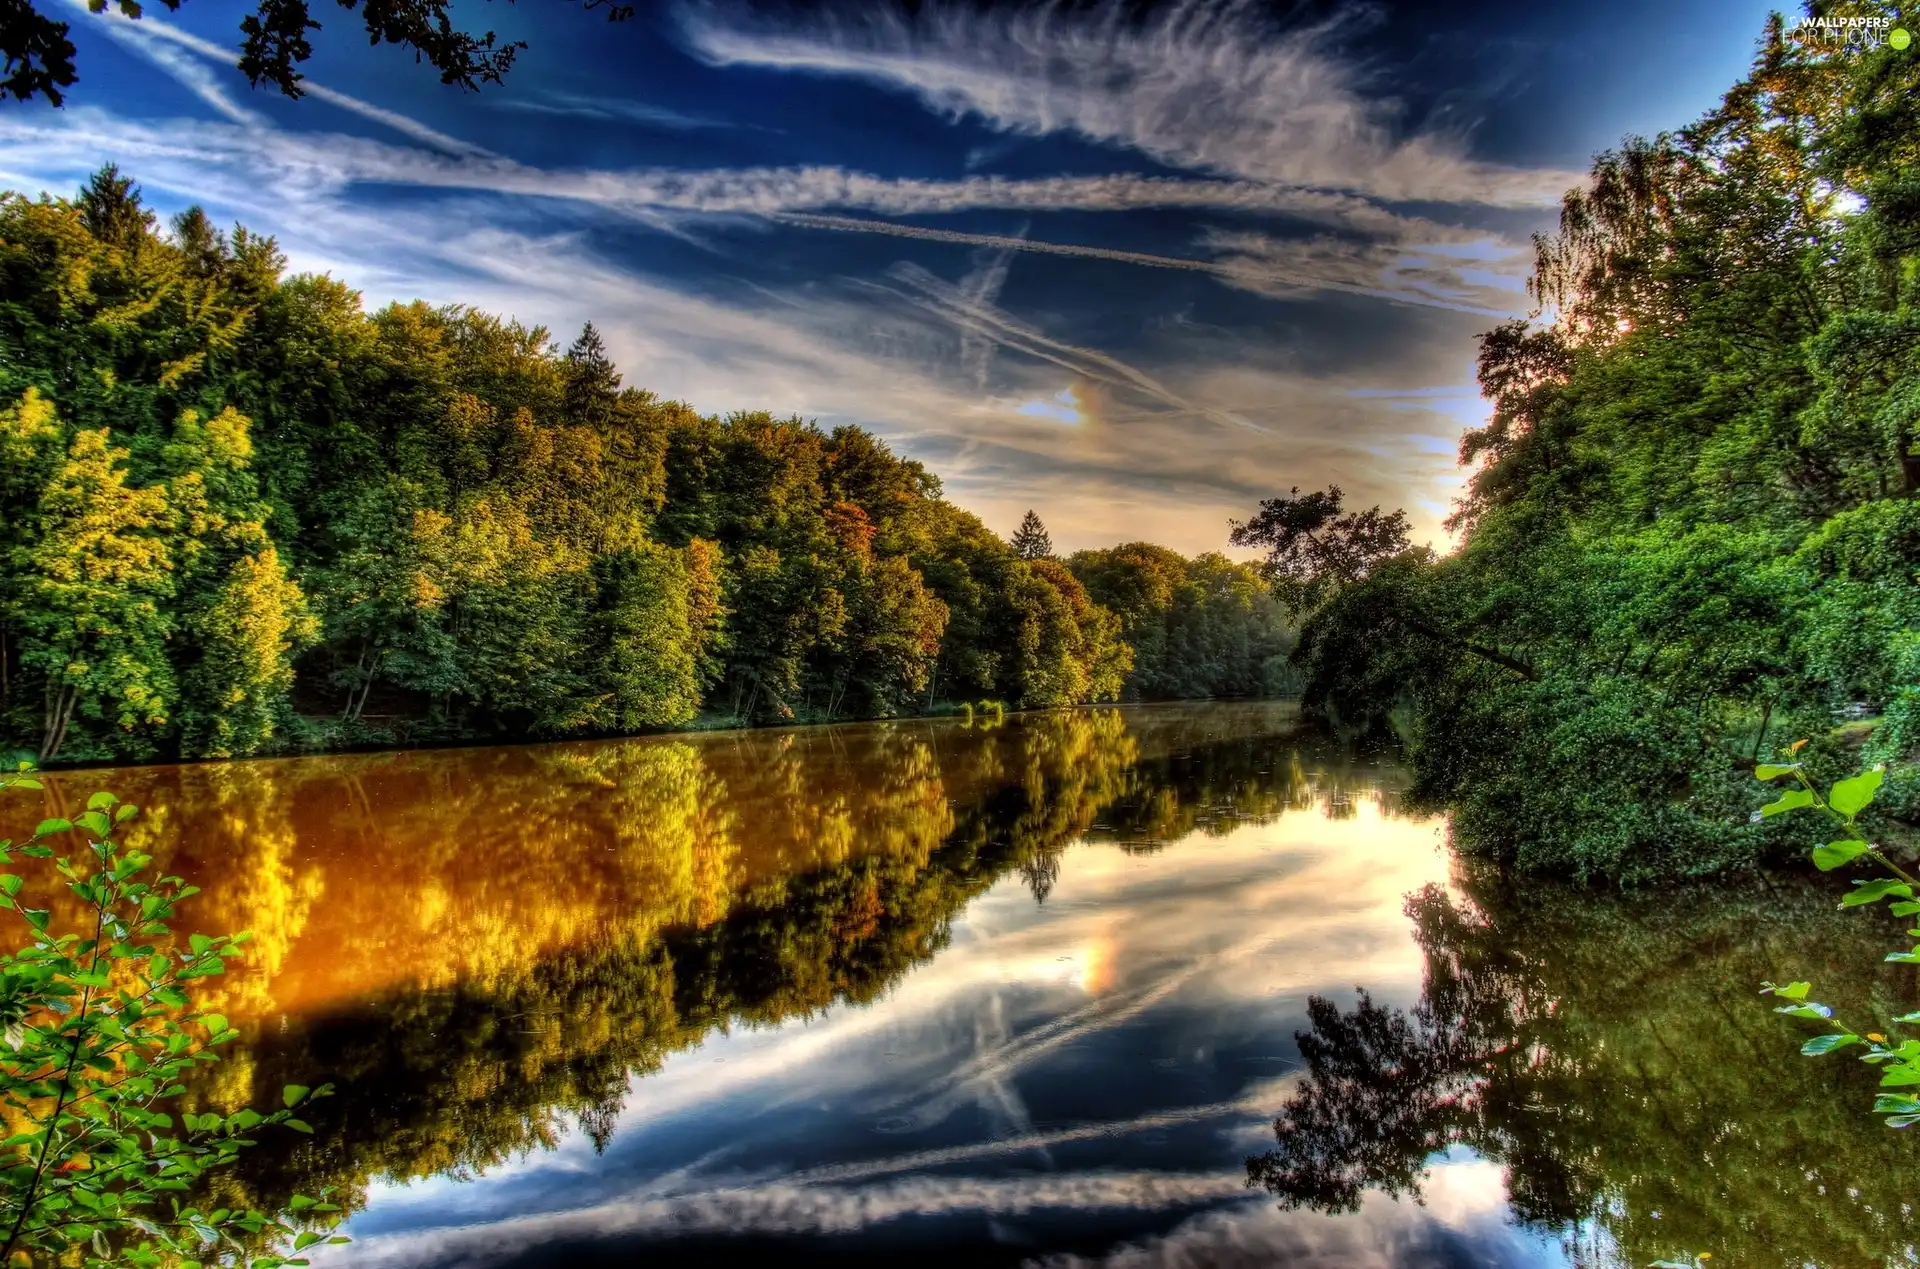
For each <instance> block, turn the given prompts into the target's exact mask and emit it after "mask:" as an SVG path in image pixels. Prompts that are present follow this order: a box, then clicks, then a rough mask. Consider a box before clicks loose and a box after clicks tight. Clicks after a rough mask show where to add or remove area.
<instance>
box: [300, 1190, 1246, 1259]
mask: <svg viewBox="0 0 1920 1269" xmlns="http://www.w3.org/2000/svg"><path fill="white" fill-rule="evenodd" d="M1245 1192H1246V1177H1245V1175H1244V1174H1243V1173H1242V1172H1241V1171H1240V1170H1238V1169H1235V1170H1234V1171H1232V1172H1222V1173H1214V1174H1208V1175H1198V1176H1194V1175H1178V1174H1164V1173H1157V1172H1108V1173H1101V1172H1096V1173H1082V1174H1078V1175H1070V1176H1044V1175H1040V1176H1026V1177H1009V1178H980V1177H915V1178H911V1179H909V1180H904V1181H889V1182H886V1183H883V1184H880V1185H873V1186H864V1187H845V1188H843V1187H839V1186H796V1185H783V1184H764V1185H753V1186H742V1187H739V1188H732V1189H714V1190H708V1191H704V1192H700V1193H693V1194H680V1195H675V1196H672V1197H667V1198H653V1199H631V1200H620V1201H617V1202H612V1203H604V1204H600V1205H598V1206H595V1207H586V1208H578V1209H575V1210H573V1211H567V1212H556V1213H544V1214H541V1215H537V1216H520V1217H513V1218H510V1219H507V1220H501V1221H495V1222H493V1223H491V1224H488V1225H484V1226H466V1227H462V1228H459V1229H452V1230H436V1231H434V1232H432V1233H404V1234H376V1235H373V1236H370V1237H365V1238H360V1239H357V1240H356V1241H355V1242H353V1243H352V1244H350V1245H349V1246H348V1247H347V1248H343V1249H341V1250H339V1251H337V1252H331V1253H329V1254H326V1255H316V1256H314V1257H313V1259H314V1262H315V1263H316V1264H317V1265H346V1264H352V1265H356V1266H360V1265H365V1266H373V1267H375V1269H401V1267H402V1266H409V1267H413V1266H421V1267H424V1266H429V1265H483V1264H495V1263H499V1262H500V1261H502V1260H504V1259H505V1258H507V1257H509V1256H512V1255H514V1254H516V1253H519V1252H523V1251H526V1250H530V1249H532V1248H535V1247H541V1246H548V1245H551V1244H553V1243H556V1242H561V1241H563V1240H574V1239H581V1240H585V1239H598V1238H614V1237H622V1236H625V1237H636V1236H637V1237H643V1238H644V1237H663V1236H664V1237H672V1236H682V1237H685V1236H694V1235H703V1234H704V1235H715V1234H721V1235H739V1234H762V1235H768V1234H772V1235H780V1234H784V1235H791V1236H805V1235H820V1234H850V1233H858V1232H860V1231H861V1230H865V1229H870V1228H872V1227H873V1226H876V1225H880V1224H883V1223H884V1222H887V1221H893V1220H900V1219H904V1218H908V1217H937V1216H949V1215H956V1214H962V1213H983V1214H984V1213H993V1214H996V1215H1000V1216H1021V1215H1028V1214H1031V1213H1035V1212H1042V1211H1046V1210H1049V1209H1066V1210H1070V1211H1076V1212H1097V1211H1103V1210H1104V1211H1122V1210H1124V1211H1135V1212H1150V1211H1156V1210H1162V1209H1169V1208H1181V1207H1190V1206H1193V1205H1196V1204H1203V1203H1215V1202H1220V1201H1222V1200H1226V1199H1232V1198H1238V1197H1240V1196H1241V1195H1242V1194H1244V1193H1245ZM641 1254H644V1253H641Z"/></svg>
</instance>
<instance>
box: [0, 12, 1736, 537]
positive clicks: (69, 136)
mask: <svg viewBox="0 0 1920 1269" xmlns="http://www.w3.org/2000/svg"><path fill="white" fill-rule="evenodd" d="M42 3H43V4H45V5H48V6H54V7H60V6H65V7H68V8H71V10H72V13H73V16H72V19H71V20H72V22H73V26H74V34H75V39H76V42H77V43H78V44H79V46H80V52H81V57H80V62H79V64H80V70H81V82H80V84H79V85H78V86H77V88H76V89H75V90H74V91H73V92H72V93H71V94H70V96H69V100H68V105H67V106H66V107H65V108H64V109H58V110H56V109H53V108H51V107H47V106H44V105H30V106H19V105H13V104H0V184H4V185H5V186H8V187H11V188H14V189H18V190H24V191H27V192H29V193H36V194H37V193H39V192H40V191H42V190H52V191H56V192H62V193H64V192H68V191H70V190H71V189H72V188H74V187H76V186H77V185H78V184H79V183H80V181H81V180H83V179H84V177H85V176H86V174H87V173H88V172H89V171H91V170H92V169H94V168H96V167H98V166H99V165H101V164H102V163H106V162H113V163H117V164H119V165H120V167H121V168H122V170H123V171H125V172H127V173H128V174H130V175H132V176H133V177H135V179H137V180H138V181H139V182H140V183H141V185H142V187H143V188H144V190H145V191H146V194H147V197H148V200H149V202H150V203H152V204H153V205H155V206H156V207H158V208H159V209H160V210H162V211H163V212H172V211H176V210H179V209H181V208H184V207H186V206H189V205H191V204H194V203H199V204H201V205H203V206H205V207H206V208H207V210H208V211H209V212H210V213H211V214H212V215H214V217H215V218H216V219H217V220H220V221H223V222H230V221H240V222H243V223H245V224H247V225H248V226H249V227H250V228H253V229H255V230H258V231H261V232H266V233H270V234H273V235H274V236H275V237H277V238H278V239H279V241H280V244H281V246H282V248H283V249H284V250H285V251H286V252H287V254H288V256H289V257H290V258H291V260H292V262H293V265H294V267H295V268H296V269H301V270H315V271H325V272H330V273H332V274H334V275H335V276H336V277H340V278H342V279H344V280H346V281H347V282H349V283H350V284H352V285H354V286H356V287H358V288H360V289H361V290H362V291H363V292H364V294H365V297H366V301H367V303H368V305H369V306H373V305H377V304H380V303H384V302H387V301H389V300H394V299H412V298H416V297H420V298H426V299H429V300H432V301H435V302H455V301H458V302H464V303H470V304H474V305H477V306H479V307H482V308H485V309H489V310H492V311H496V312H501V313H506V314H510V315H513V316H516V317H519V318H520V319H522V320H523V321H526V322H529V323H539V324H542V325H545V326H547V327H549V328H550V329H551V330H553V331H554V332H555V336H556V338H557V339H558V340H559V341H560V342H562V343H565V342H567V341H569V340H570V339H571V338H572V336H573V335H574V334H575V333H576V332H577V330H578V328H579V326H580V325H581V323H582V322H584V321H586V320H588V319H592V320H593V321H594V322H596V323H597V324H598V325H599V326H600V327H601V328H602V329H603V331H605V333H606V334H607V337H608V342H609V344H610V345H611V347H612V348H613V350H614V352H615V354H616V356H617V358H618V360H619V361H620V364H621V367H622V369H623V370H624V372H625V374H626V377H627V381H628V382H629V383H632V384H637V385H640V386H644V387H647V388H651V389H653V390H654V391H656V392H658V393H660V394H661V395H663V396H667V397H675V398H681V399H685V400H687V401H690V402H691V403H693V404H694V405H695V406H697V407H698V408H700V409H702V410H713V411H725V410H731V409H771V410H773V411H775V412H776V413H779V414H783V415H784V414H790V413H797V414H801V415H803V416H806V417H810V418H815V419H817V420H819V421H820V422H821V423H822V424H826V425H832V424H837V423H842V422H853V423H859V424H862V425H864V426H867V427H869V428H872V429H873V430H874V431H876V432H878V433H880V434H881V435H882V436H884V437H886V438H887V439H888V440H889V442H891V443H892V444H893V445H894V446H895V447H896V448H897V449H898V450H900V451H901V452H904V453H906V454H909V455H911V456H913V457H916V458H920V459H922V460H924V461H925V462H927V463H928V465H929V466H930V467H931V468H932V469H933V470H934V471H935V472H936V473H938V474H939V475H940V476H941V477H942V478H943V480H944V481H945V483H946V488H947V492H948V494H949V496H951V497H953V498H954V499H955V500H957V501H959V502H960V503H962V504H963V505H965V506H967V507H969V508H971V509H973V510H975V511H978V512H979V513H980V514H981V515H982V516H984V517H985V518H986V519H987V521H988V523H989V524H991V525H993V526H994V527H995V528H998V529H1000V530H1001V531H1003V532H1007V531H1010V530H1011V529H1012V527H1013V525H1014V524H1015V523H1016V522H1017V520H1018V518H1019V516H1020V514H1021V512H1022V511H1023V510H1025V509H1026V508H1027V507H1029V506H1031V507H1034V508H1036V509H1038V510H1039V511H1040V514H1041V515H1042V517H1043V518H1044V519H1045V520H1046V522H1047V524H1048V526H1049V528H1050V529H1051V530H1052V535H1053V539H1054V542H1055V544H1056V546H1058V547H1061V548H1065V549H1074V548H1078V547H1083V546H1095V545H1105V544H1110V543H1112V542H1115V541H1120V540H1127V539H1135V538H1150V539H1154V540H1158V541H1162V542H1165V543H1167V544H1169V545H1172V546H1175V547H1177V548H1179V549H1182V550H1186V551H1189V552H1197V551H1202V550H1214V549H1220V548H1221V547H1223V546H1224V545H1225V538H1226V521H1227V519H1228V518H1229V517H1230V516H1235V515H1245V514H1247V513H1248V512H1250V511H1251V510H1252V509H1253V508H1254V505H1255V503H1256V502H1257V501H1258V499H1259V498H1261V497H1263V496H1268V495H1271V494H1273V493H1276V492H1283V491H1284V490H1285V489H1286V488H1288V487H1289V486H1293V485H1299V486H1301V487H1311V486H1318V485H1324V484H1326V483H1329V482H1333V483H1338V484H1340V485H1341V486H1343V487H1344V488H1345V489H1346V490H1347V491H1348V495H1349V498H1350V499H1351V500H1354V501H1357V502H1359V503H1361V504H1362V505H1367V504H1371V503H1374V502H1380V503H1384V504H1386V505H1388V506H1403V507H1405V508H1406V509H1407V510H1408V512H1409V514H1410V515H1411V516H1412V517H1413V520H1414V522H1415V525H1416V528H1417V536H1420V537H1423V538H1429V539H1433V540H1436V541H1439V540H1440V529H1439V522H1440V520H1441V519H1442V518H1443V517H1444V515H1445V514H1446V510H1447V508H1448V504H1449V502H1450V500H1451V499H1452V497H1453V496H1454V495H1455V493H1456V492H1457V490H1458V487H1459V482H1460V479H1461V474H1460V472H1459V471H1458V470H1457V468H1456V466H1455V463H1454V457H1453V456H1454V451H1455V446H1456V444H1457V441H1458V437H1459V434H1460V431H1461V430H1462V429H1463V428H1465V427H1468V426H1471V425H1473V424H1474V423H1475V422H1476V421H1477V420H1478V419H1479V418H1480V417H1482V415H1483V412H1484V407H1483V405H1482V404H1481V402H1480V401H1479V399H1478V397H1477V395H1476V394H1475V391H1474V389H1473V386H1472V360H1473V353H1474V336H1475V334H1476V333H1477V332H1479V331H1482V330H1484V329H1486V328H1487V327H1489V326H1491V325H1492V324H1494V323H1495V322H1497V321H1499V320H1502V319H1503V318H1505V317H1507V316H1510V315H1518V314H1523V313H1525V312H1526V311H1527V309H1528V302H1527V300H1526V298H1525V296H1524V294H1523V293H1522V290H1521V284H1522V282H1523V280H1524V277H1525V274H1526V268H1527V262H1528V256H1527V250H1526V244H1527V241H1528V235H1529V234H1531V233H1532V232H1533V231H1535V230H1538V229H1543V228H1549V227H1551V225H1552V223H1553V215H1554V208H1555V206H1556V205H1557V202H1558V198H1559V195H1560V193H1561V192H1562V191H1563V190H1564V189H1565V188H1566V187H1567V186H1568V185H1569V184H1570V183H1572V182H1573V181H1575V180H1576V179H1577V177H1578V174H1579V172H1580V171H1582V170H1583V169H1584V167H1585V165H1586V162H1587V159H1588V157H1589V156H1590V155H1591V154H1592V152H1593V151H1594V150H1596V149H1598V148H1602V147H1604V146H1607V145H1609V144H1612V143H1614V142H1616V141H1618V140H1619V138H1620V137H1621V136H1623V135H1625V134H1627V133H1630V132H1636V131H1638V132H1644V131H1650V130H1655V129H1658V128H1661V127H1674V126H1679V125H1682V124H1684V123H1686V122H1687V121H1689V120H1690V119H1691V118H1693V117H1694V116H1696V115H1697V114H1698V113H1699V112H1700V111H1702V110H1704V109H1706V108H1707V107H1709V106H1711V105H1712V104H1713V103H1714V101H1715V100H1716V99H1717V98H1718V96H1719V93H1720V92H1721V91H1722V90H1723V89H1724V88H1725V87H1726V86H1727V85H1729V84H1730V83H1731V82H1732V81H1733V80H1734V79H1735V78H1736V77H1738V75H1739V74H1740V73H1741V72H1742V71H1743V70H1744V69H1745V66H1746V64H1747V61H1748V58H1749V56H1750V54H1751V51H1752V48H1753V43H1754V40H1755V38H1756V37H1757V35H1758V34H1759V32H1760V28H1761V24H1762V22H1763V21H1764V18H1765V15H1766V13H1767V11H1768V9H1769V8H1771V7H1773V6H1770V5H1767V4H1760V3H1752V2H1751V0H1625V2H1624V3H1618V2H1610V3H1607V4H1585V5H1579V6H1572V5H1556V4H1545V3H1506V2H1494V0H1484V2H1481V3H1473V4H1457V5H1444V4H1436V3H1425V4H1415V3H1408V4H1403V5H1398V6H1395V5H1382V4H1374V5H1368V6H1355V5H1335V4H1325V3H1305V4H1297V5H1285V6H1283V5H1278V4H1256V3H1248V2H1245V0H1224V2H1222V0H1184V2H1182V3H1176V4H1172V5H1161V6H1158V7H1142V6H1139V5H1134V6H1129V7H1127V8H1125V9H1124V10H1123V9H1121V8H1116V7H1112V6H1110V5H1109V6H1107V7H1102V6H1100V5H1097V4H1076V5H1072V6H1062V5H1025V6H1019V7H994V6H989V5H982V4H974V5H966V6H961V5H956V4H948V3H944V2H942V0H935V2H933V3H923V4H918V5H914V6H912V7H911V8H910V9H908V8H901V9H888V8H883V7H881V6H880V5H877V4H875V3H871V2H868V3H858V4H855V3H847V4H842V5H838V6H832V5H809V6H806V7H804V8H802V7H797V6H773V5H767V4H760V5H753V6H747V5H740V4H731V3H718V2H709V3H698V4H695V3H687V4H671V5H660V6H654V5H644V4H643V5H642V6H641V7H640V11H639V13H638V14H637V15H636V16H635V18H634V19H633V20H631V21H629V22H625V23H621V24H617V25H609V24H607V23H606V22H605V21H604V20H602V19H601V18H600V17H599V15H597V14H593V13H586V12H582V11H581V10H580V9H579V7H578V6H575V5H571V4H566V3H559V2H558V0H521V3H519V4H517V5H514V6H510V7H509V6H503V5H488V4H473V5H468V6H466V7H465V8H463V9H462V10H460V12H461V14H462V16H463V18H464V20H465V21H467V22H468V24H469V25H472V26H474V27H479V28H483V29H484V28H486V27H492V28H493V29H496V30H498V31H500V33H501V34H502V35H503V36H504V37H507V38H520V39H525V40H526V41H527V42H528V44H529V46H530V47H529V50H528V51H527V52H526V53H525V54H523V55H522V57H521V59H520V61H519V64H518V65H517V66H516V67H515V68H514V70H513V71H512V72H511V73H510V75H509V77H508V79H507V82H506V83H505V84H504V85H501V86H497V87H489V88H487V89H485V90H483V91H482V92H480V93H478V94H473V93H465V92H462V91H460V90H458V89H453V88H447V87H444V86H442V85H440V84H439V83H438V82H437V77H436V76H435V75H434V74H433V73H431V72H430V71H429V70H426V69H424V68H421V67H416V66H415V65H414V64H413V63H412V61H411V59H410V58H409V57H407V56H406V55H405V54H402V53H399V52H396V51H395V50H392V49H391V48H385V47H382V48H376V49H371V50H370V49H368V48H366V47H365V43H364V38H365V37H364V34H356V28H357V22H358V19H357V17H356V16H355V15H352V14H348V13H345V12H344V11H337V10H335V9H334V8H333V7H332V6H323V5H321V4H316V6H315V15H316V16H317V17H319V18H320V20H321V21H322V22H324V23H325V24H326V27H325V29H323V30H322V31H320V32H318V33H317V34H316V36H315V39H314V43H315V46H316V50H317V51H316V56H315V57H314V58H313V60H312V61H311V62H309V63H308V64H307V67H306V71H307V74H308V76H309V80H308V83H309V86H310V87H311V88H312V90H313V91H312V92H311V93H310V94H309V96H308V97H307V98H306V99H304V100H302V101H299V102H291V101H287V100H285V99H283V98H281V97H279V96H278V95H277V94H275V93H273V92H271V91H260V92H256V91H253V90H250V89H249V88H248V87H247V85H246V81H245V79H244V78H243V77H242V76H241V75H240V74H239V73H238V72H237V71H235V70H234V69H232V66H231V62H232V59H233V51H232V50H233V48H234V46H235V45H236V44H237V41H238V29H237V28H238V23H239V20H240V17H241V16H242V15H243V13H244V12H245V11H246V9H245V7H244V6H242V5H239V4H234V3H227V2H226V0H192V2H191V3H188V4H186V5H185V6H184V7H183V8H182V9H181V10H180V11H179V12H178V13H177V14H161V16H159V17H150V18H147V19H144V20H142V21H139V22H133V21H128V20H125V19H122V18H118V17H105V16H93V15H90V14H88V13H87V12H86V10H85V7H84V2H83V0H42ZM151 9H152V10H153V11H154V12H156V13H159V12H160V10H159V6H157V5H155V6H151Z"/></svg>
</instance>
